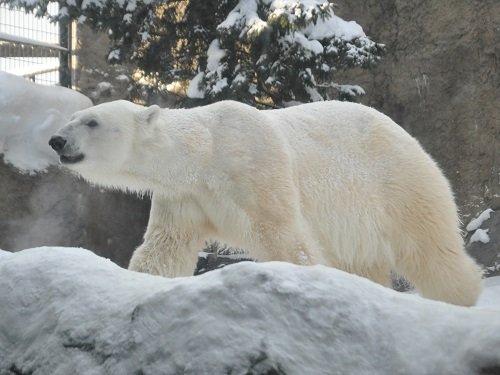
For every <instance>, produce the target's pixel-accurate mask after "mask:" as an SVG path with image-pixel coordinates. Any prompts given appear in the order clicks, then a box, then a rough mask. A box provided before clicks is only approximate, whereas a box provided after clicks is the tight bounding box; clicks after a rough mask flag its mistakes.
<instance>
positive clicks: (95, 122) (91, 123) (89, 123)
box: [87, 120, 98, 128]
mask: <svg viewBox="0 0 500 375" xmlns="http://www.w3.org/2000/svg"><path fill="white" fill-rule="evenodd" d="M97 125H98V124H97V121H96V120H90V121H89V122H87V126H88V127H89V128H95V127H96V126H97Z"/></svg>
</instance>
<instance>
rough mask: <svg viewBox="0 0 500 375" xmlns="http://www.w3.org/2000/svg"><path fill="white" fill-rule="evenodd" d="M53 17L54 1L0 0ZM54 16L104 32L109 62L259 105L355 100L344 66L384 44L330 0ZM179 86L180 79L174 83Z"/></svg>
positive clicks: (206, 94)
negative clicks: (341, 80)
mask: <svg viewBox="0 0 500 375" xmlns="http://www.w3.org/2000/svg"><path fill="white" fill-rule="evenodd" d="M0 2H1V3H8V4H10V5H14V6H22V7H24V8H25V9H28V10H30V11H35V12H36V13H37V14H39V15H46V10H47V3H48V1H47V0H38V1H33V0H0ZM59 4H60V11H59V14H58V15H57V16H55V17H54V18H55V19H61V18H67V17H69V18H70V19H74V20H77V21H78V22H79V23H86V24H88V25H90V26H91V27H92V28H94V29H96V30H99V31H105V32H107V33H108V34H109V35H110V38H111V40H112V49H111V50H110V51H109V54H108V60H109V62H111V63H120V62H126V63H131V64H133V66H135V67H137V69H138V70H139V71H140V72H141V73H142V75H143V77H144V78H147V80H148V82H152V83H153V85H155V86H156V87H157V88H165V87H167V86H168V85H171V86H168V87H172V86H175V87H180V88H181V92H182V94H183V95H184V96H185V97H186V98H187V99H188V100H190V101H194V103H196V104H203V103H209V102H214V101H219V100H223V99H234V100H238V101H241V102H244V103H248V104H250V105H253V106H259V107H282V106H285V105H288V104H289V103H290V102H310V101H317V100H324V99H338V98H340V99H348V100H352V99H353V98H355V97H356V96H358V95H362V94H363V93H364V92H363V89H362V88H361V87H359V86H357V85H341V84H338V83H336V81H335V74H336V72H338V71H339V70H344V69H348V68H352V67H363V68H365V67H369V66H370V65H372V64H373V63H375V62H376V61H377V60H379V59H380V56H381V54H382V51H383V45H381V44H379V43H376V42H374V41H372V40H370V39H369V38H368V37H367V36H366V35H365V33H364V32H363V30H362V28H361V26H359V25H358V24H357V23H356V22H354V21H350V22H347V21H345V20H343V19H341V18H340V17H338V16H337V15H335V14H334V4H333V3H330V2H328V1H326V0H203V1H195V0H170V1H154V0H143V1H139V0H116V1H110V0H59ZM173 84H174V85H173Z"/></svg>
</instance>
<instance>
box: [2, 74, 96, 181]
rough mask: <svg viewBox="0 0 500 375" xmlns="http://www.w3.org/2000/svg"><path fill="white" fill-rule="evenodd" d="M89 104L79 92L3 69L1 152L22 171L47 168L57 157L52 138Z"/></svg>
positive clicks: (5, 158) (55, 161)
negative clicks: (70, 118)
mask: <svg viewBox="0 0 500 375" xmlns="http://www.w3.org/2000/svg"><path fill="white" fill-rule="evenodd" d="M90 106H92V102H91V100H90V99H89V98H87V97H86V96H85V95H83V94H80V93H78V92H76V91H73V90H70V89H67V88H64V87H59V86H42V85H37V84H35V83H33V82H30V81H28V80H27V79H24V78H22V77H18V76H15V75H12V74H9V73H5V72H0V113H1V116H0V154H3V155H4V160H5V161H6V162H8V163H10V164H12V165H14V166H15V167H16V168H18V169H19V170H21V171H23V172H28V173H32V172H35V171H42V170H44V169H46V168H47V167H48V166H49V165H51V164H55V163H57V160H58V159H57V155H56V153H55V152H54V151H53V150H52V149H51V148H50V147H49V145H48V141H49V139H50V137H51V136H52V135H53V134H54V133H55V132H56V131H57V130H58V129H59V128H60V127H61V126H63V125H64V124H65V123H66V122H67V121H68V119H69V117H70V116H71V115H72V114H73V113H74V112H76V111H78V110H80V109H84V108H87V107H90Z"/></svg>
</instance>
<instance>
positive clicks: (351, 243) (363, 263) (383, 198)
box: [58, 101, 481, 305]
mask: <svg viewBox="0 0 500 375" xmlns="http://www.w3.org/2000/svg"><path fill="white" fill-rule="evenodd" d="M89 119H96V120H97V122H98V124H99V125H98V126H97V127H95V128H88V127H87V126H85V125H84V124H85V123H87V122H88V120H89ZM58 135H61V136H63V137H65V138H66V139H68V142H69V143H70V150H73V151H74V152H81V153H83V154H84V159H83V160H82V161H81V162H79V163H75V164H69V165H67V166H68V167H69V168H71V169H72V170H73V171H75V172H76V173H78V174H80V175H82V176H83V177H84V178H86V179H87V180H89V181H90V182H92V183H96V184H99V185H103V186H107V187H111V188H118V189H123V190H132V191H137V192H151V193H152V194H153V200H152V208H151V216H150V220H149V224H148V228H147V231H146V234H145V236H144V243H143V244H142V245H141V246H140V247H139V248H138V249H137V250H136V251H135V253H134V255H133V257H132V260H131V263H130V269H132V270H137V271H143V272H149V273H153V274H160V275H165V276H171V277H172V276H179V275H189V274H191V273H192V271H193V265H194V263H195V259H196V254H197V251H198V250H199V249H200V248H201V247H202V246H203V243H204V241H205V240H207V239H209V238H215V239H219V240H221V241H223V242H227V243H229V244H231V245H234V246H240V247H243V248H246V249H249V250H250V251H252V252H253V253H254V255H255V256H256V257H257V258H258V259H259V260H262V261H268V260H281V261H288V262H293V263H299V264H316V263H321V264H326V265H330V266H333V267H337V268H340V269H343V270H346V271H350V272H353V273H356V274H359V275H362V276H365V277H368V278H370V279H372V280H374V281H376V282H379V283H381V284H384V285H388V284H389V280H390V279H389V274H390V270H395V271H396V272H398V273H400V274H401V275H403V276H405V277H406V278H408V279H409V280H410V281H411V282H413V283H414V284H415V286H416V287H417V289H418V290H419V291H420V293H421V294H422V295H423V296H426V297H428V298H432V299H437V300H443V301H447V302H451V303H455V304H461V305H472V304H474V303H475V301H476V299H477V297H478V295H479V292H480V288H481V286H480V285H481V281H480V279H481V274H480V270H479V267H478V266H477V265H476V264H475V262H474V261H473V260H472V259H471V258H470V257H469V256H468V255H467V254H466V252H465V251H464V249H463V243H462V238H461V235H460V231H459V220H458V216H457V209H456V206H455V203H454V200H453V196H452V193H451V190H450V187H449V184H448V182H447V180H446V179H445V177H444V176H443V174H442V172H441V171H440V169H439V168H438V166H437V165H436V164H435V163H434V161H433V160H432V159H431V158H430V157H429V156H428V155H427V154H426V152H425V151H424V150H423V149H422V147H421V146H420V145H419V144H418V142H417V141H416V140H415V139H413V138H412V137H411V136H410V135H408V134H407V133H406V132H405V131H404V130H403V129H402V128H400V127H399V126H398V125H397V124H395V123H394V122H393V121H392V120H391V119H389V118H388V117H387V116H385V115H383V114H381V113H379V112H377V111H375V110H374V109H371V108H368V107H365V106H362V105H359V104H352V103H345V102H335V101H331V102H321V103H313V104H305V105H301V106H297V107H292V108H287V109H279V110H269V111H258V110H256V109H254V108H252V107H249V106H247V105H244V104H240V103H237V102H231V101H226V102H220V103H216V104H213V105H209V106H205V107H199V108H195V109H188V110H183V109H175V110H168V109H159V108H158V107H156V106H152V107H149V108H144V107H141V106H138V105H135V104H131V103H129V102H124V101H118V102H112V103H106V104H102V105H99V106H96V107H93V108H90V109H86V110H83V111H80V112H77V113H76V114H75V115H74V119H73V120H72V121H71V122H70V123H69V124H68V125H67V126H66V127H64V128H63V129H61V130H60V131H59V132H58Z"/></svg>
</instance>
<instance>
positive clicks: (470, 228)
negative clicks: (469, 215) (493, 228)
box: [465, 208, 495, 232]
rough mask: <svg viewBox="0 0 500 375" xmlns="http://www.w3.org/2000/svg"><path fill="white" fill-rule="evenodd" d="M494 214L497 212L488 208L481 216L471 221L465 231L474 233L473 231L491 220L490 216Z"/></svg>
mask: <svg viewBox="0 0 500 375" xmlns="http://www.w3.org/2000/svg"><path fill="white" fill-rule="evenodd" d="M492 212H495V211H493V210H492V209H491V208H487V209H486V210H484V211H483V212H481V214H480V215H479V216H478V217H477V218H475V219H473V220H471V221H470V223H469V224H467V226H466V227H465V229H467V231H468V232H472V231H474V230H476V229H478V228H479V227H480V226H481V225H483V223H484V222H485V221H486V220H488V219H489V218H490V215H491V213H492Z"/></svg>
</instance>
